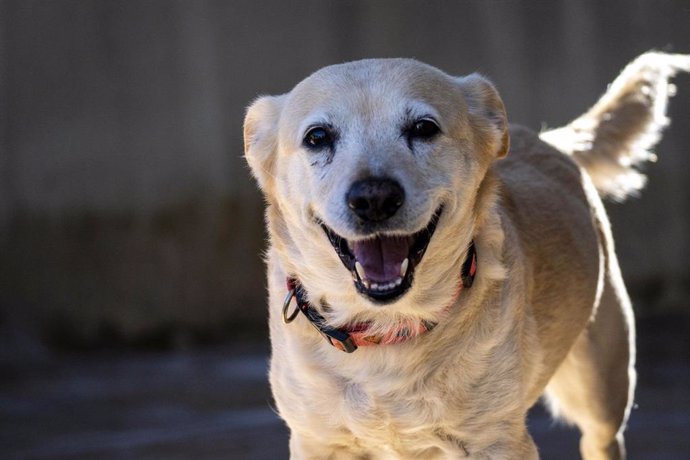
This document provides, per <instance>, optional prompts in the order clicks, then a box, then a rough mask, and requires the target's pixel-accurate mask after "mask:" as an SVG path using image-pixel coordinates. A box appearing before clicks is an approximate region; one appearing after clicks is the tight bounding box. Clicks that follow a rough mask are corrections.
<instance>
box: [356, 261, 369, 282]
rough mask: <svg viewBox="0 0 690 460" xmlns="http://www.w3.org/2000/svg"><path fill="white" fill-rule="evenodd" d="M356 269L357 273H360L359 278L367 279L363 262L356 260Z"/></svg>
mask: <svg viewBox="0 0 690 460" xmlns="http://www.w3.org/2000/svg"><path fill="white" fill-rule="evenodd" d="M355 270H357V274H358V275H359V279H361V280H362V281H364V280H365V279H367V277H366V274H367V273H366V272H365V271H364V267H362V264H360V263H359V261H355Z"/></svg>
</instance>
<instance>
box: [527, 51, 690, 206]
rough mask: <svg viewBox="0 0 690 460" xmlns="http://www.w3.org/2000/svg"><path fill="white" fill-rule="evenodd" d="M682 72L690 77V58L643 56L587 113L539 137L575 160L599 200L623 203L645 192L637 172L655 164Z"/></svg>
mask: <svg viewBox="0 0 690 460" xmlns="http://www.w3.org/2000/svg"><path fill="white" fill-rule="evenodd" d="M679 71H686V72H690V55H681V54H666V53H660V52H649V53H646V54H643V55H641V56H640V57H638V58H637V59H635V60H634V61H633V62H631V63H630V64H628V66H627V67H626V68H625V69H624V70H623V72H622V73H621V74H620V76H619V77H618V78H616V80H615V81H614V82H613V83H612V84H611V85H610V86H609V88H608V90H607V91H606V93H605V94H604V95H603V96H602V97H601V99H599V101H598V102H597V103H596V104H595V105H594V106H593V107H592V108H591V109H590V110H589V111H588V112H587V113H585V114H584V115H582V116H580V117H579V118H577V119H576V120H574V121H572V122H571V123H570V124H568V125H567V126H564V127H562V128H557V129H553V130H550V131H545V132H542V133H541V134H540V137H541V139H542V140H543V141H545V142H547V143H549V144H551V145H553V146H554V147H556V148H557V149H559V150H561V151H563V152H565V153H567V154H569V155H572V157H573V159H574V160H575V161H576V162H577V163H578V164H579V165H580V166H582V167H583V168H584V169H585V170H586V171H587V173H588V174H589V175H590V176H591V178H592V181H593V182H594V185H595V187H596V188H597V190H598V191H599V194H600V195H602V196H606V197H609V198H612V199H614V200H617V201H622V200H624V199H625V198H626V197H628V196H630V195H634V194H636V193H637V192H639V190H641V189H642V188H643V187H644V184H645V181H646V178H645V176H644V175H643V174H642V173H640V172H639V171H638V170H637V169H636V167H637V166H639V165H640V164H641V163H644V162H646V161H655V160H656V156H655V155H654V154H653V153H652V152H651V151H650V149H651V148H653V147H654V145H655V144H656V143H657V142H658V141H659V139H660V137H661V131H662V130H663V128H664V127H665V126H667V125H668V123H669V120H668V118H666V105H667V103H668V98H669V97H670V96H673V94H674V93H675V87H674V86H673V85H672V84H670V83H669V79H670V78H671V77H673V76H674V75H675V74H676V73H678V72H679Z"/></svg>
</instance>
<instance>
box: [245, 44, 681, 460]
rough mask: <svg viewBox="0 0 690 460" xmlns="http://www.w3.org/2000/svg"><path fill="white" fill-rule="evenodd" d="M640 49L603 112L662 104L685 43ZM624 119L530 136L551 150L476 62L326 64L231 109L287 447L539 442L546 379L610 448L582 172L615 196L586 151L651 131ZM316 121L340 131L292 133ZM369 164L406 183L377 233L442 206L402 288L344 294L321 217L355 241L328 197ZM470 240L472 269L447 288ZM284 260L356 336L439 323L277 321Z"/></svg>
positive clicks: (617, 303)
mask: <svg viewBox="0 0 690 460" xmlns="http://www.w3.org/2000/svg"><path fill="white" fill-rule="evenodd" d="M654 56H656V57H655V58H654V59H652V58H640V61H636V62H646V63H647V64H645V65H644V66H637V67H635V65H634V64H633V66H631V67H629V68H628V69H626V71H625V73H624V74H623V77H625V78H626V79H627V80H630V81H634V80H635V79H637V80H640V79H642V77H641V76H640V75H638V73H640V72H641V73H644V74H645V75H646V76H645V77H644V78H645V79H646V81H648V82H649V84H648V85H642V84H627V83H625V82H622V83H618V82H619V81H620V80H617V83H616V84H614V85H613V86H612V87H611V89H610V91H609V92H608V93H607V94H606V95H605V96H604V97H603V98H602V101H604V102H600V103H599V104H598V105H600V106H602V107H605V108H604V109H601V110H599V111H600V112H602V113H603V112H606V113H611V114H613V115H614V116H613V119H616V116H615V115H616V109H617V108H619V109H621V110H623V112H625V113H627V110H625V108H626V107H627V105H628V104H629V101H636V100H638V99H640V98H641V99H640V100H646V101H648V102H649V104H647V105H646V106H647V107H648V110H649V111H650V113H656V112H658V111H659V110H662V111H663V109H658V107H663V106H664V104H665V99H666V97H667V93H666V92H664V91H660V90H659V91H657V90H655V91H646V90H645V89H644V88H647V87H650V86H651V87H654V88H660V87H663V86H664V85H666V81H667V79H668V77H669V76H670V75H671V74H672V73H673V72H672V71H670V70H668V69H671V68H674V69H676V68H680V67H681V66H679V65H676V64H674V65H671V64H669V63H670V62H671V60H674V59H675V60H679V61H678V62H681V61H682V59H687V58H679V57H665V55H660V54H656V55H654ZM674 62H675V61H674ZM683 62H684V61H683ZM631 69H632V70H631ZM635 69H638V70H637V71H636V70H635ZM655 69H656V71H654V70H655ZM663 69H665V70H663ZM623 77H621V78H623ZM627 80H626V81H627ZM637 92H641V93H644V97H643V96H642V95H638V94H637ZM645 98H646V99H645ZM596 107H597V106H595V109H596ZM595 109H593V111H594V112H591V113H595V112H596V111H595ZM597 110H598V109H597ZM639 110H640V109H639V107H638V111H639ZM425 115H433V116H434V117H435V118H436V120H437V121H438V122H439V125H440V127H441V131H442V133H441V135H439V136H437V137H435V138H434V139H432V140H431V141H430V142H425V143H419V144H417V145H414V146H413V148H412V149H410V146H409V145H408V143H407V142H405V140H404V139H402V136H401V126H403V125H404V123H405V120H406V119H409V118H410V117H412V118H414V117H421V116H425ZM662 115H663V114H662ZM592 117H595V115H592ZM599 118H601V117H599ZM604 118H607V119H608V116H607V117H604ZM604 118H601V119H602V120H603V119H604ZM620 119H621V120H623V119H624V118H620ZM635 120H637V122H636V123H635V124H634V126H630V127H628V128H626V129H628V131H627V132H626V133H625V136H623V137H621V136H614V137H610V138H609V137H607V136H609V134H608V133H609V131H607V130H605V129H604V127H605V126H607V125H606V124H605V123H603V122H601V123H598V124H596V123H595V124H592V123H590V124H589V125H588V126H590V127H591V132H589V133H587V138H588V139H598V141H596V142H590V143H589V144H588V145H586V146H585V147H583V145H584V144H583V143H582V142H581V139H579V137H578V136H579V135H580V134H578V136H575V135H567V134H563V135H556V134H554V133H555V131H554V132H552V133H551V134H548V133H545V134H543V135H542V136H543V137H545V138H547V139H548V140H549V142H550V143H551V144H553V145H555V146H557V147H558V149H559V150H560V151H558V150H556V149H554V148H553V147H551V146H549V145H547V144H546V143H544V142H542V141H541V140H540V139H539V137H538V136H537V135H536V134H534V133H532V132H530V131H528V130H526V129H524V128H517V127H514V128H510V129H509V128H508V125H507V118H506V114H505V109H504V108H503V103H502V102H501V99H500V97H499V96H498V93H497V92H496V90H495V89H494V87H493V85H492V84H491V83H489V82H488V81H487V80H486V79H484V78H483V77H481V76H479V75H476V74H475V75H470V76H468V77H464V78H455V77H451V76H448V75H446V74H444V73H443V72H441V71H439V70H437V69H435V68H433V67H430V66H427V65H424V64H421V63H419V62H417V61H413V60H404V59H387V60H366V61H358V62H353V63H348V64H342V65H337V66H332V67H327V68H325V69H322V70H320V71H318V72H316V73H315V74H313V75H311V76H310V77H308V78H307V79H306V80H304V81H303V82H301V83H300V84H298V85H297V86H296V87H295V89H293V90H292V91H291V92H290V93H288V94H285V95H282V96H277V97H270V96H266V97H261V98H259V99H257V100H256V101H255V102H254V103H253V104H252V106H251V107H250V108H249V109H248V112H247V116H246V119H245V131H244V135H245V155H246V158H247V161H248V163H249V165H250V167H251V170H252V172H253V174H254V176H255V177H256V179H257V181H258V183H259V185H260V187H261V188H262V190H263V192H264V194H265V197H266V203H267V210H266V221H267V226H268V232H269V236H270V244H269V248H268V251H267V264H268V287H269V294H270V296H269V313H270V321H269V324H270V333H271V342H272V358H271V371H270V380H271V386H272V390H273V394H274V396H275V401H276V405H277V408H278V410H279V413H280V415H281V416H282V417H283V418H284V419H285V421H286V422H287V424H288V426H289V427H290V431H291V437H290V451H291V457H292V458H295V459H307V458H310V459H311V458H313V459H322V458H331V459H352V458H368V459H379V458H381V459H389V458H390V459H398V458H400V459H404V458H425V459H427V458H428V459H433V458H444V459H452V458H453V459H454V458H473V459H489V458H490V459H533V458H537V457H538V454H537V448H536V446H535V445H534V443H533V441H532V439H531V437H530V436H529V434H528V432H527V429H526V426H525V414H526V412H527V410H528V409H529V407H530V406H532V405H533V404H534V403H535V402H536V401H537V399H538V398H539V397H540V395H542V393H544V391H545V389H546V390H547V395H548V398H549V401H550V405H551V407H552V408H553V409H554V412H556V413H557V414H558V415H560V416H561V417H563V418H565V419H567V420H570V421H572V422H573V423H575V424H577V425H578V427H579V428H580V430H581V431H582V433H583V437H582V442H581V451H582V454H583V456H584V457H585V458H586V459H589V460H591V459H615V458H622V457H623V456H624V448H623V437H622V432H623V429H624V427H625V423H626V420H627V416H628V413H629V409H630V405H631V403H632V395H633V389H634V381H635V377H634V345H633V341H634V326H633V317H632V313H631V307H630V302H629V300H628V297H627V294H626V291H625V287H624V286H623V282H622V278H621V275H620V270H619V268H618V263H617V261H616V257H615V252H614V247H613V240H612V237H611V233H610V228H609V224H608V220H607V217H606V214H605V211H604V208H603V205H602V203H601V199H600V197H599V193H598V192H597V188H598V189H599V192H601V193H603V194H613V195H615V196H621V193H623V192H621V190H623V189H621V188H620V187H618V186H609V185H602V184H607V182H606V181H607V180H610V181H614V182H616V181H618V179H616V178H615V177H613V176H612V177H608V176H607V174H609V171H612V172H610V174H612V175H615V174H620V172H621V171H620V169H618V170H611V169H610V168H609V169H607V168H604V167H600V165H601V164H602V163H605V162H609V161H611V159H613V162H616V161H619V159H620V158H623V157H626V156H631V153H630V151H631V150H630V149H631V147H630V146H631V145H633V144H634V143H635V142H637V141H633V140H634V139H640V138H644V139H647V140H646V141H645V142H646V143H644V144H640V145H643V148H644V149H645V150H646V149H648V148H650V147H651V146H652V144H653V141H655V140H656V139H657V138H656V137H650V136H649V133H650V132H657V131H658V127H657V126H658V125H659V120H660V118H659V117H658V116H657V115H656V114H655V115H649V114H648V115H647V116H644V115H643V114H639V116H637V117H635ZM314 123H317V124H318V123H323V124H328V125H329V126H332V127H334V128H335V129H336V130H337V132H338V138H337V142H336V144H335V147H334V148H333V149H332V150H328V151H321V152H314V151H310V150H309V149H307V148H305V147H303V145H302V138H303V136H304V133H305V131H306V130H307V128H308V127H309V126H311V125H313V124H314ZM574 123H575V122H574ZM598 127H599V128H598ZM567 129H571V128H569V127H566V128H564V130H567ZM614 131H615V133H621V128H616V130H614ZM561 132H565V131H561ZM577 132H578V133H582V132H583V129H582V128H578V131H577ZM611 136H613V135H611ZM600 146H601V147H600ZM633 156H634V155H633ZM619 157H620V158H619ZM573 160H575V161H577V162H578V163H579V164H580V165H581V166H578V163H576V162H575V161H573ZM619 162H620V161H619ZM583 168H584V169H583ZM590 169H591V172H592V173H593V176H592V177H590V176H589V175H588V173H589V172H590ZM624 174H625V173H624ZM369 176H390V177H393V178H394V179H395V180H397V181H398V182H399V183H400V184H401V186H402V187H403V188H404V190H405V197H406V199H405V203H404V204H403V206H402V207H401V208H400V209H399V210H398V212H397V213H396V214H395V216H393V217H392V218H391V219H390V222H388V223H387V225H388V230H387V232H388V233H395V234H412V233H414V232H416V231H418V230H420V229H422V228H424V227H425V226H426V225H427V224H428V222H429V219H431V217H432V215H433V213H434V211H435V210H436V209H437V208H438V207H439V206H440V205H443V206H444V211H443V214H442V216H441V219H440V221H439V224H438V227H437V230H436V233H435V234H434V236H433V237H432V239H431V242H430V244H429V247H428V249H427V253H426V255H425V256H424V258H423V259H422V261H421V263H420V265H419V266H418V267H417V269H416V271H415V279H414V282H413V284H412V287H411V288H410V290H409V291H408V292H407V293H406V294H405V295H404V296H402V297H401V298H400V299H398V300H396V301H395V302H393V303H390V304H388V305H383V306H382V305H376V304H374V303H372V302H371V301H369V300H368V299H367V298H365V297H364V296H362V295H361V294H359V293H358V292H357V291H356V289H355V286H354V284H353V282H352V278H351V274H350V273H349V272H348V270H347V269H346V268H345V267H344V266H343V264H342V262H341V261H340V259H339V258H338V256H337V255H336V253H335V251H334V250H333V247H332V246H331V244H330V243H329V242H328V239H327V238H326V235H325V234H324V232H323V230H322V229H321V227H320V226H319V225H318V220H322V221H323V222H325V223H326V224H327V225H328V226H329V227H330V228H331V229H333V230H334V231H335V232H337V233H338V234H339V235H341V236H343V237H345V238H347V239H349V240H353V239H357V238H364V237H366V235H361V234H359V233H358V231H357V229H356V226H354V225H353V219H354V217H353V216H352V213H351V212H349V210H348V208H347V204H346V203H345V200H344V196H345V193H346V191H347V190H348V187H349V186H350V185H351V184H352V183H353V182H354V181H356V180H359V179H361V178H364V177H369ZM616 183H618V182H616ZM595 187H596V188H595ZM625 190H627V189H625ZM625 193H628V192H627V191H626V192H625ZM472 240H474V241H475V245H476V249H477V255H478V271H477V276H476V278H475V282H474V285H473V286H472V287H471V288H469V289H464V290H462V291H461V292H460V295H459V296H456V294H457V289H458V286H459V282H460V279H459V275H460V266H461V264H462V262H463V261H464V260H465V257H466V253H467V248H468V246H469V244H470V242H471V241H472ZM288 276H292V277H296V278H298V279H299V280H300V282H301V283H302V284H303V286H304V287H305V289H306V291H307V293H308V295H309V298H310V301H311V303H312V305H313V306H314V307H315V308H317V309H318V310H319V311H320V313H321V314H322V315H323V316H324V317H325V318H326V321H327V322H328V323H329V324H330V325H331V326H334V327H343V326H347V325H348V324H350V323H357V322H361V321H367V322H370V323H371V327H372V333H375V332H377V331H378V332H385V331H391V330H393V329H394V328H396V327H397V325H398V324H400V323H401V322H402V321H409V320H411V321H421V320H429V321H433V322H438V326H437V327H436V328H435V329H434V330H432V331H431V332H429V333H427V334H424V335H422V336H420V337H418V338H415V339H413V340H410V341H407V342H405V343H402V344H396V345H381V346H371V347H362V348H360V349H358V350H357V351H355V352H354V353H353V354H346V353H343V352H342V351H339V350H337V349H336V348H334V347H332V346H330V345H329V344H327V343H326V342H325V341H324V339H323V338H322V337H321V336H320V335H319V334H318V333H317V332H316V330H315V329H314V328H313V327H312V325H311V324H309V323H308V321H306V320H305V318H304V317H298V318H297V319H296V320H295V321H294V322H292V323H290V324H283V322H282V321H281V314H280V313H281V308H282V303H283V298H284V296H285V293H286V287H285V280H286V277H288ZM547 385H548V386H547Z"/></svg>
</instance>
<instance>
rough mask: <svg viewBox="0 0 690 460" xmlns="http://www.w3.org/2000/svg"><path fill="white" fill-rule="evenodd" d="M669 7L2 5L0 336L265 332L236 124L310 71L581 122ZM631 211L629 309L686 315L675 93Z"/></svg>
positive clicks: (255, 217)
mask: <svg viewBox="0 0 690 460" xmlns="http://www.w3.org/2000/svg"><path fill="white" fill-rule="evenodd" d="M688 24H690V7H688V3H687V1H685V0H677V1H671V0H657V1H653V0H647V1H631V0H614V1H606V2H601V1H596V0H586V1H576V0H563V1H548V2H547V1H540V2H534V1H527V0H525V1H499V0H488V1H487V0H484V1H482V0H473V1H450V0H448V1H438V0H433V1H426V2H421V1H408V0H405V1H395V0H379V1H364V0H362V1H347V0H342V1H318V0H313V1H308V0H299V1H281V0H275V1H261V2H256V1H249V0H233V1H231V2H226V1H202V0H197V1H183V0H179V1H176V2H175V1H136V2H135V1H129V2H97V1H91V2H89V1H60V2H51V1H47V0H46V1H27V0H4V1H1V2H0V321H1V323H0V324H1V326H0V327H2V328H4V329H5V330H9V331H14V332H16V331H19V330H22V331H28V333H29V334H38V335H39V336H40V337H42V338H44V339H45V340H48V341H57V342H60V343H72V344H75V345H78V344H87V345H92V344H93V343H94V342H99V341H105V342H109V341H122V340H124V341H129V342H131V341H135V342H136V341H149V340H154V341H161V340H162V341H164V342H165V341H172V342H178V341H183V342H184V341H188V340H196V339H200V340H202V339H203V340H205V339H209V338H210V339H213V338H225V337H229V336H235V335H236V334H238V333H242V332H243V331H244V332H246V331H252V330H253V331H261V330H262V327H263V324H264V316H265V306H264V303H263V298H264V294H265V292H264V291H265V289H264V280H263V266H262V262H261V259H260V251H261V248H262V247H263V239H264V235H263V230H262V222H261V220H262V218H261V215H262V211H261V207H262V202H261V198H260V195H259V193H258V192H257V190H256V187H255V186H254V184H253V183H252V180H251V178H250V177H249V174H248V172H247V168H246V167H245V165H244V162H243V160H242V158H241V155H242V147H241V124H242V117H243V114H244V109H245V107H246V106H247V105H248V104H249V102H250V101H251V100H252V99H253V98H254V97H255V96H256V95H258V94H272V93H281V92H285V91H288V90H289V89H290V88H291V87H292V86H293V85H294V84H295V83H297V82H298V81H299V80H300V79H301V78H303V77H304V76H306V75H308V74H309V73H310V72H312V71H314V70H316V69H318V68H319V67H321V66H324V65H327V64H331V63H335V62H340V61H345V60H351V59H358V58H364V57H386V56H408V57H415V58H418V59H420V60H423V61H426V62H429V63H430V64H433V65H436V66H438V67H441V68H442V69H444V70H446V71H448V72H450V73H454V74H465V73H469V72H472V71H476V70H478V71H480V72H482V73H484V74H486V75H488V76H490V77H491V78H492V79H493V80H494V81H495V83H496V84H497V86H498V87H499V89H500V91H501V92H502V94H503V97H504V99H505V102H506V106H507V108H508V112H509V116H510V118H511V120H512V121H514V122H520V123H522V124H526V125H528V126H530V127H532V128H534V129H540V128H541V127H542V126H544V125H545V124H546V125H548V126H556V125H559V124H561V123H564V122H566V121H568V120H569V119H571V118H572V117H574V116H576V115H578V114H579V113H581V112H582V111H583V110H585V109H586V108H587V107H588V106H589V105H590V104H591V103H593V102H594V101H595V99H596V98H597V97H598V96H599V95H600V94H601V92H602V91H603V90H604V89H605V87H606V84H607V83H608V82H610V81H611V79H612V78H614V77H615V76H616V75H617V73H618V71H619V70H620V69H621V68H622V67H623V66H624V65H625V63H626V62H628V61H629V60H630V59H632V58H634V57H635V56H636V55H638V54H639V53H641V52H644V51H646V50H649V49H651V48H657V49H665V50H675V51H683V52H690V40H689V39H690V34H689V33H688ZM677 83H678V89H679V91H678V93H679V95H678V96H677V97H676V98H675V99H674V100H673V102H672V106H671V113H670V114H671V117H672V119H673V125H672V126H671V128H670V129H669V130H668V131H667V134H666V137H665V138H664V141H663V142H662V143H661V145H660V146H659V148H658V153H659V157H660V161H659V163H658V164H655V165H652V166H650V167H649V168H648V172H649V176H650V185H649V187H648V189H647V190H646V191H645V192H644V194H643V196H642V198H640V199H638V200H633V201H632V202H629V203H627V204H624V205H620V206H610V209H611V212H612V219H613V224H614V231H615V233H616V235H617V237H618V245H619V250H620V254H621V261H622V264H623V270H624V273H625V274H626V276H627V278H628V280H629V282H630V284H631V287H632V290H633V291H634V292H636V293H637V294H638V295H639V296H642V297H643V300H645V302H643V304H644V305H652V304H654V305H656V308H666V307H669V306H670V307H674V308H686V307H687V305H686V304H685V303H684V300H683V299H684V298H687V294H690V292H689V289H688V285H689V281H690V264H688V261H689V260H690V246H689V245H688V242H687V238H686V235H687V234H688V232H689V230H690V217H689V214H688V204H689V201H690V188H689V187H688V186H687V184H686V182H687V179H686V177H687V173H688V171H690V157H689V156H688V155H687V154H686V150H687V149H688V146H690V112H689V111H688V107H689V106H690V78H688V77H687V76H684V77H680V78H678V80H677Z"/></svg>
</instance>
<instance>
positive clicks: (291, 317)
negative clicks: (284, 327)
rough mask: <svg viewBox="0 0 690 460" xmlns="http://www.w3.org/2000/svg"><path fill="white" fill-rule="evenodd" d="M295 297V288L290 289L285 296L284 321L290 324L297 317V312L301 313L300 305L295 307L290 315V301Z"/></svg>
mask: <svg viewBox="0 0 690 460" xmlns="http://www.w3.org/2000/svg"><path fill="white" fill-rule="evenodd" d="M293 297H295V289H290V290H289V291H288V293H287V295H286V296H285V300H283V322H284V323H285V324H290V323H291V322H293V321H294V320H295V318H297V314H298V313H299V305H298V306H297V307H295V309H294V310H293V311H292V313H290V314H289V315H288V308H289V307H290V302H292V298H293Z"/></svg>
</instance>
